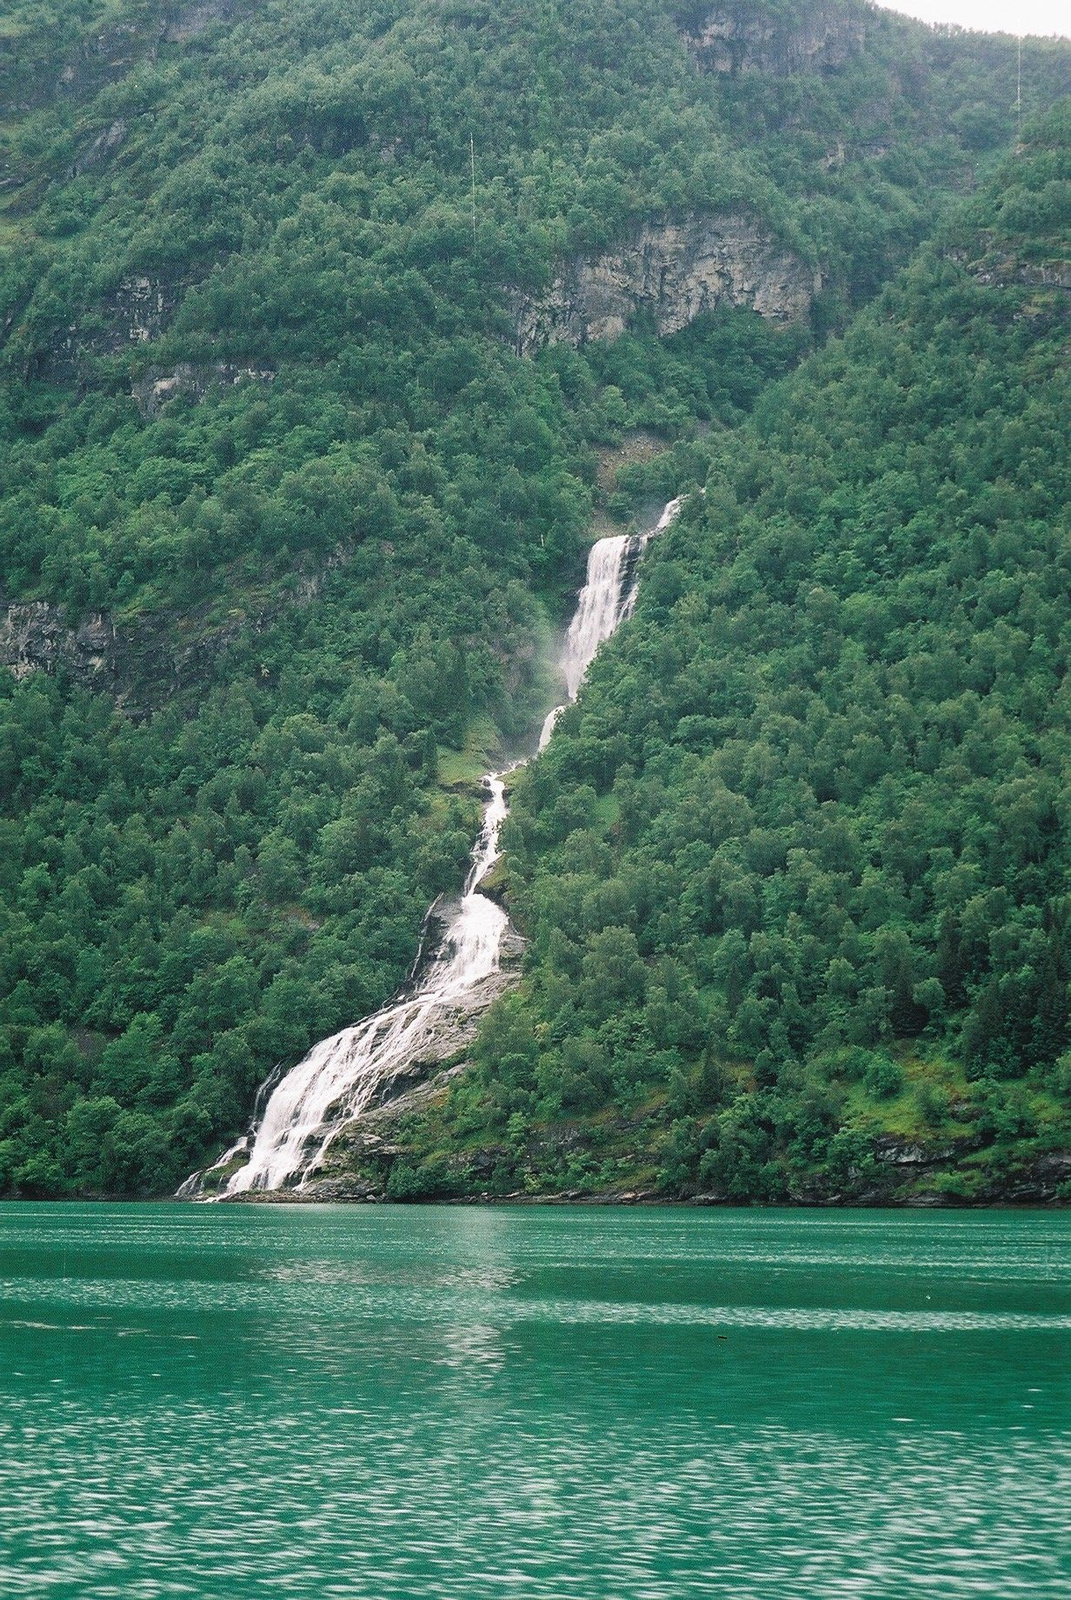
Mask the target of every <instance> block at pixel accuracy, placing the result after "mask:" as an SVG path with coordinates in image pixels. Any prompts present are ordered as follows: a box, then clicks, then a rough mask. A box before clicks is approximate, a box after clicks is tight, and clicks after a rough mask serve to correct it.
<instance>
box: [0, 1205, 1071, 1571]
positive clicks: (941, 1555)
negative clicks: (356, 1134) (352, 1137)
mask: <svg viewBox="0 0 1071 1600" xmlns="http://www.w3.org/2000/svg"><path fill="white" fill-rule="evenodd" d="M0 1246H2V1260H0V1289H2V1298H0V1374H2V1383H3V1389H4V1403H3V1408H2V1411H0V1435H2V1437H0V1592H3V1593H4V1594H5V1595H18V1596H22V1595H32V1596H34V1597H40V1600H46V1597H59V1596H62V1597H67V1596H70V1597H72V1600H73V1597H77V1600H103V1597H105V1596H109V1597H110V1596H116V1597H121V1600H150V1597H152V1600H155V1597H157V1596H196V1597H198V1600H217V1597H218V1600H245V1597H247V1596H264V1595H273V1594H278V1595H281V1596H283V1595H285V1596H288V1597H299V1600H304V1597H308V1600H329V1597H336V1596H337V1597H352V1600H403V1597H404V1600H431V1597H436V1600H439V1597H443V1600H491V1597H495V1600H501V1597H504V1596H515V1597H517V1600H543V1597H546V1600H684V1597H688V1596H693V1595H696V1596H698V1595H716V1596H726V1597H729V1596H732V1597H739V1600H785V1597H796V1596H799V1597H804V1596H806V1597H808V1600H815V1597H822V1600H825V1597H835V1596H848V1595H850V1596H867V1597H882V1600H903V1597H908V1596H915V1595H920V1596H928V1597H933V1596H938V1597H943V1596H958V1595H977V1596H985V1597H987V1600H1005V1597H1009V1596H1015V1595H1020V1594H1021V1595H1024V1596H1030V1597H1031V1600H1045V1597H1050V1596H1051V1597H1056V1596H1060V1597H1061V1600H1064V1597H1066V1595H1067V1593H1068V1592H1069V1589H1068V1586H1069V1583H1071V1565H1069V1562H1071V1541H1069V1537H1068V1507H1069V1505H1071V1404H1069V1401H1071V1394H1069V1389H1071V1379H1069V1374H1071V1364H1069V1362H1068V1348H1069V1335H1071V1292H1069V1276H1068V1267H1069V1263H1071V1217H1069V1216H1067V1215H1066V1214H1063V1215H1061V1214H1047V1215H1046V1214H1040V1213H1019V1214H1009V1213H1004V1214H997V1213H972V1214H964V1213H948V1212H944V1213H940V1214H936V1215H933V1214H918V1213H882V1214H878V1213H873V1212H843V1211H842V1212H822V1213H793V1212H770V1211H763V1212H704V1211H687V1210H644V1211H640V1210H589V1209H560V1210H559V1209H552V1210H545V1209H504V1208H503V1209H492V1208H487V1209H477V1208H472V1209H461V1208H435V1207H427V1208H406V1207H392V1206H385V1207H374V1208H345V1207H326V1206H324V1207H321V1206H316V1207H269V1206H263V1207H234V1206H215V1207H196V1206H179V1205H154V1206H138V1205H115V1206H90V1205H33V1204H27V1205H21V1206H13V1205H6V1206H3V1207H0Z"/></svg>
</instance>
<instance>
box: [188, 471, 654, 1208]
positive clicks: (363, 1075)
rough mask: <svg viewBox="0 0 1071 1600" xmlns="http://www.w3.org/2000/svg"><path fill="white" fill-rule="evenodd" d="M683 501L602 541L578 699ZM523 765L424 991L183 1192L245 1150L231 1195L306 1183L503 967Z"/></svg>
mask: <svg viewBox="0 0 1071 1600" xmlns="http://www.w3.org/2000/svg"><path fill="white" fill-rule="evenodd" d="M680 504H681V502H680V500H679V499H678V500H671V501H670V503H669V505H667V506H666V508H665V510H664V511H663V512H662V516H661V518H660V519H659V521H658V523H657V525H656V526H655V527H654V528H653V529H651V530H650V532H648V533H642V534H621V535H618V536H617V537H615V538H611V539H600V540H599V541H598V543H597V544H594V545H592V547H591V552H590V554H589V556H588V568H587V577H586V581H585V584H584V588H583V589H582V590H581V592H580V596H579V598H578V601H577V607H576V612H575V614H574V616H573V620H572V622H571V624H570V626H569V631H568V633H567V635H566V638H565V644H564V647H563V650H562V655H561V659H560V662H559V668H560V671H561V676H562V680H563V682H564V685H565V690H566V693H567V695H568V699H569V701H570V702H571V701H573V700H575V699H576V696H577V694H578V693H579V690H580V685H581V683H582V682H583V679H584V674H585V673H586V672H587V669H588V667H589V666H590V665H591V662H592V660H593V659H594V657H595V654H596V652H597V650H598V648H599V646H600V645H601V644H602V643H603V641H604V640H605V639H608V638H609V637H610V635H611V634H612V633H613V632H614V630H615V628H616V627H617V626H618V624H619V623H620V622H621V621H622V620H623V618H625V617H627V616H629V615H630V614H631V611H632V608H633V606H634V604H635V599H636V569H637V565H638V562H639V559H640V557H641V556H642V554H643V551H644V549H645V548H646V545H647V542H648V540H649V539H651V538H652V537H653V536H654V535H655V534H657V533H661V532H662V531H663V530H664V529H665V528H667V527H668V526H669V524H670V523H671V522H672V520H673V518H674V517H675V516H676V515H677V512H678V510H679V509H680ZM564 709H565V707H564V706H557V707H555V709H554V710H553V711H552V712H551V713H550V714H549V716H548V717H547V719H546V721H545V722H544V724H543V732H542V734H541V736H540V741H539V749H540V750H542V748H543V746H544V745H545V744H546V742H547V740H548V739H549V738H550V735H551V733H552V732H553V728H554V723H555V721H556V720H557V718H558V716H559V715H560V714H561V712H562V711H563V710H564ZM522 764H523V763H517V764H516V765H522ZM513 770H515V768H508V769H506V772H489V773H487V774H486V776H485V777H484V779H483V785H484V788H485V790H486V793H487V796H488V798H487V802H486V805H485V807H484V814H483V826H482V827H481V829H480V836H479V838H478V839H477V841H476V845H475V848H474V849H473V852H472V866H471V868H470V870H469V876H468V880H467V882H466V884H465V890H464V893H463V895H462V897H461V900H460V902H459V904H458V906H457V910H456V911H455V912H454V914H453V915H452V916H451V917H450V919H449V922H448V925H447V929H446V933H445V936H444V938H443V941H442V943H441V945H440V947H439V949H438V952H437V953H436V955H435V957H434V959H433V961H432V962H431V964H430V966H429V967H428V968H427V970H426V972H425V973H424V976H423V978H422V980H421V982H420V984H419V987H418V988H417V989H416V992H415V993H410V994H405V995H403V996H402V997H401V998H400V999H398V1000H394V1001H392V1002H391V1003H390V1004H388V1005H386V1006H384V1007H383V1008H382V1010H380V1011H377V1012H376V1013H375V1014H374V1015H373V1016H371V1017H366V1018H365V1020H364V1021H363V1022H358V1023H357V1024H356V1025H355V1026H354V1027H352V1028H343V1030H342V1032H341V1033H336V1034H334V1035H333V1036H332V1037H331V1038H330V1039H324V1040H322V1041H321V1043H319V1044H317V1045H314V1046H313V1048H312V1050H310V1051H309V1053H308V1055H307V1056H306V1057H305V1058H304V1060H302V1061H299V1062H298V1064H297V1066H296V1067H294V1068H292V1070H291V1071H290V1072H287V1073H286V1074H285V1075H284V1076H282V1077H279V1075H278V1069H276V1072H274V1073H273V1074H272V1076H271V1078H269V1079H268V1081H267V1082H266V1083H265V1084H264V1085H262V1087H261V1089H260V1091H259V1092H258V1095H257V1101H256V1105H255V1107H254V1113H253V1125H252V1127H251V1128H250V1130H249V1132H248V1133H247V1134H245V1135H244V1137H243V1138H241V1139H239V1140H238V1142H237V1144H234V1145H232V1146H231V1147H230V1149H229V1150H226V1151H224V1153H223V1155H221V1156H220V1158H219V1160H218V1161H216V1162H215V1164H214V1165H213V1166H212V1167H209V1168H208V1169H207V1171H206V1172H195V1173H194V1174H193V1175H192V1176H191V1177H189V1178H187V1179H186V1181H185V1183H184V1184H183V1185H182V1187H181V1188H180V1189H179V1191H178V1198H179V1199H197V1198H200V1197H201V1196H203V1195H204V1194H205V1191H206V1187H207V1188H210V1187H211V1186H210V1185H206V1183H205V1180H206V1179H207V1177H208V1175H209V1173H212V1172H222V1171H223V1170H224V1169H226V1168H228V1167H230V1166H232V1165H233V1163H234V1162H236V1161H237V1160H238V1159H239V1157H241V1156H243V1155H248V1160H247V1161H246V1162H245V1164H244V1165H242V1166H239V1167H238V1168H237V1169H236V1170H235V1171H233V1172H232V1173H230V1175H229V1176H228V1177H226V1178H225V1179H224V1180H223V1181H222V1182H221V1183H220V1186H219V1188H218V1191H217V1193H218V1197H219V1198H224V1197H229V1196H232V1195H237V1194H243V1193H246V1192H248V1191H250V1190H256V1189H260V1190H268V1189H282V1188H287V1189H300V1188H301V1187H302V1185H303V1184H305V1183H306V1182H307V1181H308V1180H309V1178H310V1177H311V1175H312V1173H313V1171H314V1170H315V1169H316V1168H317V1167H318V1166H319V1165H320V1163H321V1161H322V1159H323V1156H324V1152H325V1151H326V1150H327V1148H328V1146H329V1145H330V1143H331V1141H332V1139H333V1138H334V1137H335V1135H336V1134H337V1133H338V1132H339V1130H340V1129H341V1128H343V1127H345V1126H347V1125H348V1124H349V1123H351V1122H353V1120H354V1119H355V1118H356V1117H359V1116H360V1114H361V1112H362V1111H364V1110H366V1109H367V1107H368V1105H369V1104H370V1102H371V1101H372V1099H373V1098H374V1096H375V1094H376V1092H377V1090H378V1089H379V1088H380V1087H381V1086H383V1085H384V1084H386V1083H389V1082H390V1081H391V1079H392V1078H395V1077H397V1075H398V1074H399V1073H400V1072H401V1071H403V1070H404V1069H405V1068H406V1067H407V1066H409V1065H410V1064H411V1063H412V1062H414V1061H417V1060H419V1059H420V1050H421V1047H422V1046H426V1045H427V1044H428V1042H429V1040H430V1038H431V1036H432V1034H433V1032H434V1029H435V1026H436V1024H437V1023H442V1021H443V1020H444V1018H445V1017H446V1016H448V1015H449V1013H450V1012H451V1010H456V1009H457V1008H458V1007H459V1006H463V1004H464V1001H465V1000H466V998H467V997H468V998H471V996H472V993H473V991H474V990H476V989H477V988H478V987H479V985H480V984H482V983H483V982H484V980H485V979H487V978H489V977H490V976H491V975H492V974H493V973H494V972H496V971H497V970H498V966H499V961H500V957H501V951H502V942H503V938H504V936H505V934H506V931H507V929H508V927H509V919H508V917H507V916H506V913H505V912H504V911H503V910H502V908H501V906H499V905H497V904H496V902H495V901H494V900H491V899H490V898H489V897H488V896H487V895H485V894H481V893H480V884H481V883H482V882H483V880H484V879H485V878H486V876H487V874H488V873H489V872H490V870H491V868H492V867H493V866H494V864H495V862H496V861H497V860H498V857H499V843H498V840H499V833H500V831H501V828H502V824H503V822H504V821H505V819H506V815H507V813H508V806H507V803H506V790H505V781H504V780H505V777H506V776H507V775H508V772H510V771H513ZM433 909H434V908H433Z"/></svg>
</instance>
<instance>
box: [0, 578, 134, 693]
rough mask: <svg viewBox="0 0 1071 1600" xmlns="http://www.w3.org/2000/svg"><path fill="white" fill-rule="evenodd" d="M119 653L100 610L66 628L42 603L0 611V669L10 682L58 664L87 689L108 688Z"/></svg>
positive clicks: (56, 611) (52, 608) (53, 609)
mask: <svg viewBox="0 0 1071 1600" xmlns="http://www.w3.org/2000/svg"><path fill="white" fill-rule="evenodd" d="M119 653H120V652H119V645H118V642H117V638H116V632H115V624H114V623H113V622H112V620H111V618H110V617H108V616H106V615H105V614H104V613H103V612H97V613H94V614H93V615H91V616H88V617H85V618H83V620H82V621H81V622H80V623H79V624H78V626H77V628H69V627H68V626H67V624H66V622H65V621H64V620H63V615H62V613H61V611H60V610H59V608H58V607H57V606H53V605H50V604H49V603H48V601H46V600H31V601H28V602H26V603H24V604H19V603H18V602H16V603H14V604H12V605H9V606H7V607H6V608H3V609H0V665H2V666H5V667H9V668H10V669H11V671H12V672H13V673H14V675H15V677H16V678H25V677H26V676H27V675H28V674H29V673H31V672H36V671H38V670H41V669H43V670H44V671H46V672H55V670H56V668H57V667H61V666H62V667H66V668H67V669H68V670H69V671H70V672H71V674H72V675H73V676H74V677H75V678H76V679H77V680H78V682H79V683H82V684H85V685H86V687H88V688H100V689H110V688H111V687H112V686H113V684H114V681H115V677H116V675H117V672H118V658H119Z"/></svg>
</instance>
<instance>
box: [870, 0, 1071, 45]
mask: <svg viewBox="0 0 1071 1600" xmlns="http://www.w3.org/2000/svg"><path fill="white" fill-rule="evenodd" d="M883 9H884V10H886V11H899V12H902V13H903V14H904V15H905V16H908V17H918V18H919V20H920V21H922V22H955V23H958V25H959V26H960V27H961V28H976V29H978V31H979V32H981V33H1018V34H1024V35H1025V34H1031V33H1032V34H1043V35H1044V34H1053V33H1058V34H1060V35H1062V37H1064V38H1068V37H1071V5H1069V3H1068V0H897V3H896V4H895V5H886V6H884V7H883Z"/></svg>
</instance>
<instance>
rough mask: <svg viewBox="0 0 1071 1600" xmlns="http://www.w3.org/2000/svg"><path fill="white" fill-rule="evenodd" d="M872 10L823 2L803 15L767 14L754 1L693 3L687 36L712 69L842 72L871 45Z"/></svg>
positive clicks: (776, 73)
mask: <svg viewBox="0 0 1071 1600" xmlns="http://www.w3.org/2000/svg"><path fill="white" fill-rule="evenodd" d="M865 16H866V13H865V11H864V10H863V8H862V7H860V8H859V9H858V10H857V11H855V12H854V13H853V12H852V11H851V10H849V9H848V8H847V7H844V6H836V7H833V6H829V7H826V6H823V5H820V4H819V5H817V6H815V7H813V8H812V9H809V11H808V14H807V15H806V16H805V18H803V19H802V20H800V21H793V20H792V19H789V18H783V17H772V16H769V15H767V16H763V15H762V13H761V11H760V9H759V8H758V7H756V6H755V5H754V4H741V3H739V0H737V3H735V4H734V3H733V0H722V3H721V4H715V5H707V6H704V5H699V6H695V7H693V8H691V12H690V15H689V16H688V18H687V19H686V20H685V23H684V36H685V39H686V40H687V42H688V47H689V49H690V50H691V51H692V54H693V55H694V56H695V58H696V60H697V61H698V62H699V65H700V66H701V67H702V68H703V70H704V71H706V72H721V73H726V74H728V75H730V76H732V77H737V76H739V74H740V73H742V72H768V73H772V74H773V75H774V76H775V77H780V78H787V77H791V76H794V75H795V74H796V73H802V72H836V71H837V70H838V69H839V68H840V67H843V66H844V64H845V63H846V62H847V61H849V60H850V59H851V57H852V56H856V55H859V54H861V52H862V51H863V50H864V49H865V47H866V23H865V20H864V19H865Z"/></svg>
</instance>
